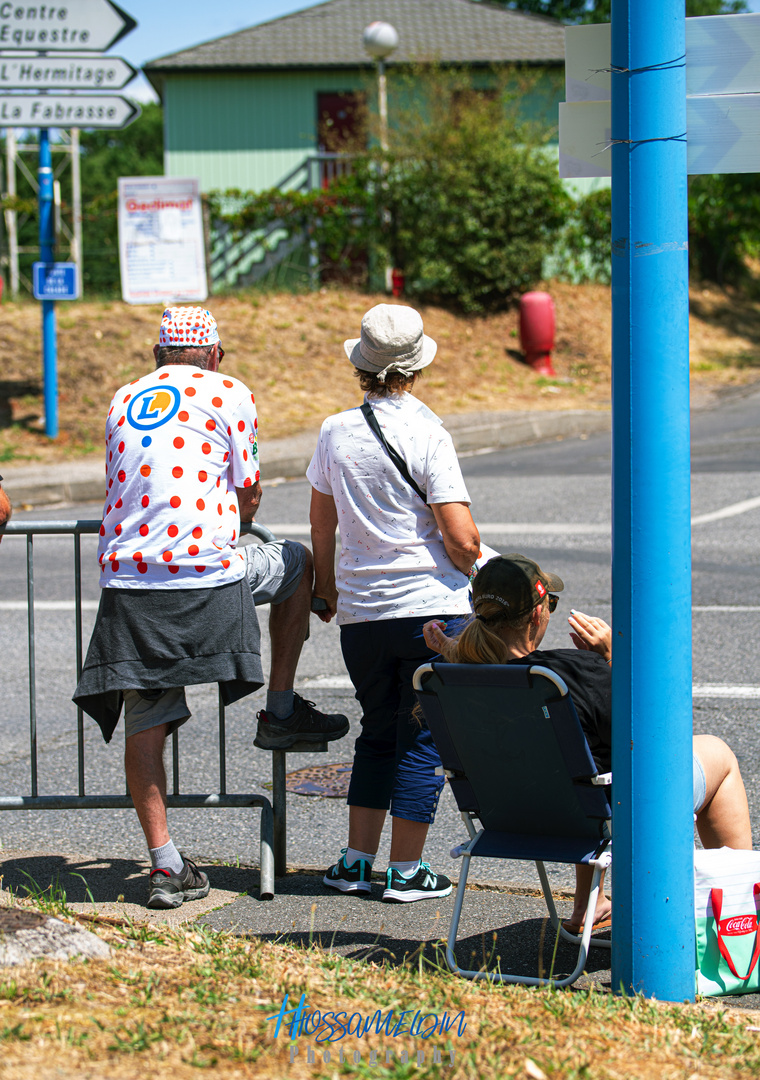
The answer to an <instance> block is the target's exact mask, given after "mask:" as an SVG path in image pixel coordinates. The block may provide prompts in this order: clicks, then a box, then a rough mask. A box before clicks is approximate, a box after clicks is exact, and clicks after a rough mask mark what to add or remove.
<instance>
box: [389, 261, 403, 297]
mask: <svg viewBox="0 0 760 1080" xmlns="http://www.w3.org/2000/svg"><path fill="white" fill-rule="evenodd" d="M405 284H406V278H405V276H404V271H403V270H397V269H396V268H395V267H394V269H393V270H391V292H392V293H393V295H394V296H395V297H396V299H398V298H399V297H400V296H403V295H404V285H405Z"/></svg>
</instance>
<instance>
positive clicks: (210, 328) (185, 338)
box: [158, 307, 219, 347]
mask: <svg viewBox="0 0 760 1080" xmlns="http://www.w3.org/2000/svg"><path fill="white" fill-rule="evenodd" d="M218 340H219V333H218V331H217V327H216V319H215V318H214V316H213V315H212V314H211V312H210V311H206V309H205V308H201V307H173V308H166V310H165V311H164V315H163V318H162V319H161V329H160V331H159V334H158V344H159V345H174V346H176V345H189V346H190V347H193V346H203V345H213V344H214V343H215V342H217V341H218Z"/></svg>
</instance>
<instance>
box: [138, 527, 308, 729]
mask: <svg viewBox="0 0 760 1080" xmlns="http://www.w3.org/2000/svg"><path fill="white" fill-rule="evenodd" d="M244 551H245V567H246V578H247V580H248V584H249V585H250V587H251V595H252V596H253V602H254V604H255V605H256V607H260V606H261V605H262V604H281V603H282V602H283V600H287V599H288V597H290V596H292V595H293V593H294V592H295V591H296V589H297V588H298V586H299V583H300V581H301V578H302V577H303V572H304V570H305V569H306V548H305V547H304V546H303V544H298V543H295V542H294V541H292V540H272V541H271V542H270V543H268V544H249V545H247V546H246V547H245V548H244ZM190 715H191V714H190V710H189V709H188V707H187V701H186V699H185V690H184V687H182V686H174V687H172V688H171V689H168V690H125V691H124V726H125V732H126V737H127V738H129V736H130V735H135V734H137V732H139V731H147V730H148V729H149V728H152V727H158V726H159V724H168V725H169V729H168V731H169V733H171V732H172V731H175V730H176V729H177V728H178V727H181V725H182V724H184V723H185V722H186V721H187V720H189V719H190Z"/></svg>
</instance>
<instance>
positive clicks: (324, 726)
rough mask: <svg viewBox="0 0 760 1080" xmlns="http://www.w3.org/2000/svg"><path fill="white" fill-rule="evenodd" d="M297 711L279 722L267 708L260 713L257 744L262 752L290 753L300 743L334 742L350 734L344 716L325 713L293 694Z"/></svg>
mask: <svg viewBox="0 0 760 1080" xmlns="http://www.w3.org/2000/svg"><path fill="white" fill-rule="evenodd" d="M293 703H294V706H295V708H294V709H293V712H292V713H291V714H290V716H286V717H285V719H284V720H278V719H277V717H276V716H270V715H269V713H268V712H266V711H265V710H264V709H262V710H261V712H258V713H256V719H257V720H258V722H259V728H258V731H257V732H256V738H255V739H254V740H253V745H254V746H258V747H259V749H260V750H287V749H288V747H289V746H293V744H294V743H297V742H314V743H318V742H332V740H333V739H342V738H343V736H344V735H347V734H348V728H349V723H348V719H347V717H345V716H343V714H342V713H323V712H320V711H319V709H317V708H316V707H315V705H314V702H313V701H306V700H305V699H304V698H302V697H301V695H300V694H294V695H293Z"/></svg>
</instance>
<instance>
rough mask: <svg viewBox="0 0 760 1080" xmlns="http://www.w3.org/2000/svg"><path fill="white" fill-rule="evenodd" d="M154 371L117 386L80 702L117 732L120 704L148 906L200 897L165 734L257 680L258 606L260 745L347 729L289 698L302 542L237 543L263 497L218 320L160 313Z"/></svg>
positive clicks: (304, 555) (199, 875)
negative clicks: (183, 838) (185, 851)
mask: <svg viewBox="0 0 760 1080" xmlns="http://www.w3.org/2000/svg"><path fill="white" fill-rule="evenodd" d="M153 352H154V356H155V360H156V370H155V371H153V372H151V373H150V374H148V375H144V376H143V377H142V378H140V379H137V380H135V381H134V382H132V383H130V384H129V385H128V386H123V387H122V388H121V389H120V390H118V391H117V392H116V394H115V395H114V398H113V401H112V403H111V407H110V409H109V412H108V417H107V420H106V502H105V505H104V508H103V522H102V525H101V527H100V542H99V546H98V562H99V564H100V572H101V585H102V587H103V588H102V593H101V602H100V607H99V610H98V617H97V620H96V624H95V628H94V630H93V634H92V639H91V641H90V646H89V649H88V652H87V658H86V660H85V664H84V668H83V671H82V677H81V679H80V681H79V685H78V686H77V689H76V692H75V694H74V700H75V701H76V702H77V703H78V704H79V705H81V707H82V708H83V709H84V710H85V712H87V713H88V714H89V715H90V716H92V717H93V718H94V719H95V720H96V721H97V723H98V724H99V725H100V728H101V730H102V732H103V736H104V738H105V739H106V741H107V742H108V741H110V739H111V737H112V735H113V732H114V729H115V727H116V724H117V722H118V719H119V715H120V712H121V708H122V703H123V704H124V723H125V734H126V749H125V770H126V774H127V783H128V785H129V790H130V794H131V795H132V801H133V802H134V805H135V809H136V811H137V815H138V818H139V820H140V824H141V826H142V828H143V832H144V833H145V838H146V841H147V844H148V849H149V851H150V857H151V866H152V869H151V873H150V884H149V896H148V907H152V908H173V907H179V906H180V904H182V903H183V901H185V900H194V899H198V898H199V897H202V896H206V895H207V893H208V891H209V888H210V886H209V880H208V877H207V875H206V874H204V873H203V872H202V871H199V870H198V869H197V868H196V867H195V865H194V864H193V863H192V862H190V860H188V859H184V858H183V857H182V855H180V854H179V852H178V851H177V849H176V847H175V846H174V844H173V842H172V840H171V838H170V836H169V831H168V826H167V818H166V773H165V770H164V764H163V749H164V742H165V740H166V738H167V736H168V735H169V734H170V733H171V732H172V731H174V730H176V728H178V727H179V726H180V725H181V724H183V723H185V721H186V720H188V719H189V717H190V712H189V710H188V707H187V702H186V700H185V691H184V687H185V686H187V685H191V684H197V683H209V682H218V684H219V689H220V691H221V694H222V699H223V700H224V702H225V704H231V703H232V702H233V701H237V700H238V699H240V698H242V697H244V696H245V695H246V694H250V693H252V692H253V691H254V690H257V689H258V688H259V687H260V686H261V685H262V684H263V681H264V680H263V674H262V670H261V656H260V637H259V627H258V621H257V618H256V611H255V605H256V604H270V605H271V608H270V637H271V645H272V667H271V672H270V680H269V690H268V692H267V706H266V710H264V711H262V712H261V713H260V714H259V717H260V720H259V729H258V732H257V736H256V745H258V746H261V747H263V748H265V749H273V748H287V747H288V746H291V745H293V743H295V742H297V741H302V740H306V741H313V742H323V741H325V740H330V739H336V738H340V737H341V736H343V735H345V734H346V733H347V731H348V726H349V725H348V721H347V719H346V717H345V716H341V715H328V714H324V713H321V712H319V711H318V710H317V709H316V708H315V707H314V705H313V703H312V702H308V701H304V699H303V698H301V697H300V696H299V695H298V694H294V692H293V681H294V678H295V672H296V665H297V663H298V658H299V656H300V652H301V647H302V645H303V642H304V640H305V637H306V633H307V629H308V621H309V608H310V603H311V595H312V580H313V563H312V558H311V554H310V552H309V551H308V550H307V549H306V548H305V547H304V546H303V545H302V544H298V543H294V542H292V541H287V540H286V541H276V542H273V543H270V544H263V545H256V544H251V545H247V546H244V547H242V548H238V546H237V542H238V539H239V535H240V522H241V521H252V520H253V518H254V515H255V513H256V511H257V509H258V506H259V502H260V501H261V485H260V482H259V478H260V473H259V452H258V420H257V416H256V406H255V403H254V398H253V394H252V393H251V392H250V390H249V389H248V387H247V386H245V384H244V383H242V382H240V381H239V380H238V379H233V378H229V377H226V376H224V375H222V374H221V373H220V371H219V365H220V364H221V362H222V359H223V357H224V350H223V348H222V344H221V341H220V340H219V333H218V329H217V324H216V321H215V319H214V318H213V316H212V315H211V313H210V312H209V311H206V310H204V309H203V308H199V307H191V308H188V307H176V308H167V310H166V311H165V312H164V315H163V319H162V322H161V330H160V334H159V342H158V344H157V345H155V346H154V349H153Z"/></svg>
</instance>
